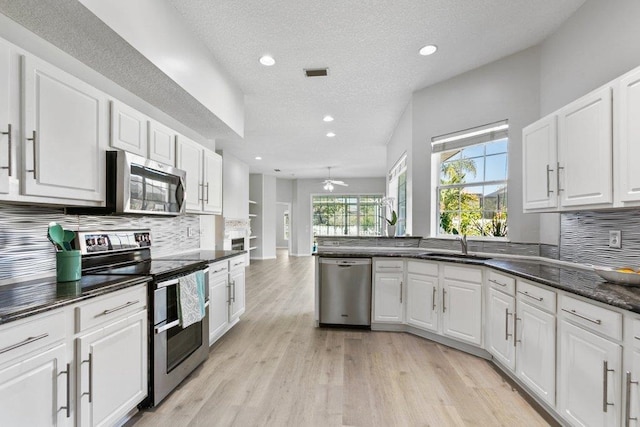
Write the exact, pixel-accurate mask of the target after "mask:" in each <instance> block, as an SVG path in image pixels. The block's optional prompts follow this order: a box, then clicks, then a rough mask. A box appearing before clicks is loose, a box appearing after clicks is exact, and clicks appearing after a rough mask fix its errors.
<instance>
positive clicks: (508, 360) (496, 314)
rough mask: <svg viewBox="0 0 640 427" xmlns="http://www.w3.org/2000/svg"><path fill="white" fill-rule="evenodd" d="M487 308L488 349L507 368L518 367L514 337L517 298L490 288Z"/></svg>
mask: <svg viewBox="0 0 640 427" xmlns="http://www.w3.org/2000/svg"><path fill="white" fill-rule="evenodd" d="M488 298H489V300H488V309H487V321H486V327H487V350H488V351H489V353H491V354H492V355H493V357H494V358H495V359H497V360H498V361H499V362H500V363H502V364H503V365H504V366H506V367H507V368H509V369H511V370H513V369H515V367H516V357H515V354H516V347H515V341H514V339H513V330H514V314H515V308H516V299H515V298H514V297H513V296H512V295H507V294H505V293H503V292H500V291H499V290H497V289H495V288H493V287H490V288H489V297H488Z"/></svg>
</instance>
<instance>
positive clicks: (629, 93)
mask: <svg viewBox="0 0 640 427" xmlns="http://www.w3.org/2000/svg"><path fill="white" fill-rule="evenodd" d="M617 99H618V101H617V102H618V103H617V109H616V117H617V119H618V125H619V129H620V138H619V139H618V141H617V144H616V146H617V148H618V150H619V152H618V157H617V159H616V160H617V165H618V167H617V168H616V172H617V173H618V178H619V182H618V186H617V187H616V192H617V194H618V196H619V197H620V200H621V201H623V202H632V201H639V200H640V168H638V159H639V158H640V144H638V140H640V121H638V117H640V69H638V70H635V71H634V72H633V73H630V74H628V75H627V76H625V77H624V78H622V79H621V80H620V91H619V93H618V98H617Z"/></svg>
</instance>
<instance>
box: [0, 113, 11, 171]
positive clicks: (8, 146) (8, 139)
mask: <svg viewBox="0 0 640 427" xmlns="http://www.w3.org/2000/svg"><path fill="white" fill-rule="evenodd" d="M0 135H7V151H8V156H7V160H8V161H9V164H8V165H7V166H2V167H0V169H9V176H11V175H12V173H11V123H9V124H8V125H7V131H6V132H0Z"/></svg>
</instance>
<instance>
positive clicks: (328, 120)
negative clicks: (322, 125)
mask: <svg viewBox="0 0 640 427" xmlns="http://www.w3.org/2000/svg"><path fill="white" fill-rule="evenodd" d="M322 120H324V121H325V122H332V121H333V117H331V116H324V118H323V119H322Z"/></svg>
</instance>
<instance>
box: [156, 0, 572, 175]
mask: <svg viewBox="0 0 640 427" xmlns="http://www.w3.org/2000/svg"><path fill="white" fill-rule="evenodd" d="M168 1H169V2H170V3H171V4H172V5H173V6H174V7H175V9H176V10H178V11H179V13H180V14H182V16H183V18H184V19H185V20H186V21H187V22H188V23H189V24H190V25H191V26H192V27H193V29H194V31H196V32H197V33H198V35H199V36H200V37H201V38H202V39H203V40H204V41H205V43H207V45H208V46H209V49H210V50H211V51H212V52H213V53H214V54H215V56H216V59H217V60H218V61H219V63H221V64H223V65H224V66H225V67H226V68H227V71H228V72H229V74H230V75H232V76H234V78H236V79H237V82H238V84H239V85H240V87H241V88H242V89H243V90H244V92H245V102H246V104H245V105H246V129H245V138H244V140H243V141H241V142H237V141H218V143H217V146H218V147H223V148H225V149H229V150H230V151H232V152H233V153H234V154H235V155H237V156H238V157H240V158H241V159H243V160H244V161H246V162H247V163H249V164H250V165H251V170H252V172H264V173H273V168H279V169H281V170H282V172H280V174H279V176H282V177H291V176H292V174H294V176H295V177H303V178H307V177H319V176H322V175H326V171H327V169H326V167H327V166H332V167H333V169H332V174H333V175H334V176H336V177H343V178H344V177H347V178H348V177H369V176H384V175H385V172H386V157H385V156H386V144H387V142H388V141H389V139H390V137H391V135H392V132H393V130H394V128H395V125H396V124H397V122H398V119H399V118H400V115H401V114H402V111H403V110H404V108H405V107H406V105H407V103H408V101H409V99H410V96H411V93H412V92H413V91H415V90H417V89H420V88H423V87H425V86H428V85H431V84H434V83H436V82H439V81H442V80H446V79H448V78H450V77H452V76H454V75H457V74H460V73H462V72H465V71H468V70H471V69H473V68H476V67H478V66H481V65H484V64H487V63H489V62H492V61H494V60H496V59H499V58H501V57H504V56H507V55H509V54H512V53H515V52H517V51H520V50H522V49H525V48H527V47H530V46H533V45H535V44H537V43H539V42H541V41H542V40H543V39H544V38H545V37H546V36H548V35H549V34H550V33H552V32H553V31H554V30H555V29H556V28H557V27H558V26H559V25H560V24H561V23H562V22H563V21H565V20H566V19H567V18H568V17H569V16H570V15H571V14H572V13H573V12H574V11H575V10H576V9H577V8H578V7H579V6H581V5H582V4H583V3H584V1H583V0H564V1H558V0H535V1H532V0H474V1H468V0H428V1H427V0H350V1H346V0H341V1H317V0H313V1H311V0H272V1H264V0H244V1H235V0H219V1H210V0H168ZM431 43H433V44H436V45H438V47H439V50H438V52H437V53H436V54H435V55H433V56H431V57H422V56H419V55H418V50H419V49H420V48H421V47H422V46H424V45H425V44H431ZM265 53H268V54H271V55H272V56H274V58H275V59H276V61H277V62H276V65H275V66H273V67H270V68H267V67H263V66H261V65H260V64H259V63H258V58H259V57H260V56H261V55H263V54H265ZM324 66H326V67H329V76H328V77H326V78H312V79H309V78H305V77H304V74H303V69H304V68H313V67H324ZM325 114H331V115H333V116H334V117H335V121H334V122H333V123H330V124H327V123H324V122H323V121H322V117H323V116H324V115H325ZM425 120H428V118H425ZM328 131H333V132H335V133H336V135H337V136H336V137H335V138H327V137H326V136H325V135H326V133H327V132H328ZM255 156H262V158H263V160H261V161H256V160H255V159H254V157H255Z"/></svg>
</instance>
